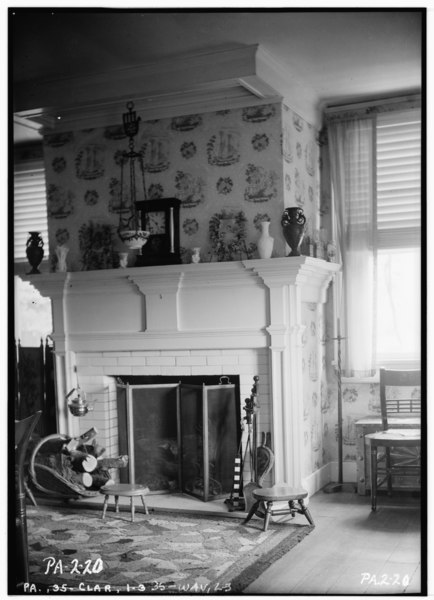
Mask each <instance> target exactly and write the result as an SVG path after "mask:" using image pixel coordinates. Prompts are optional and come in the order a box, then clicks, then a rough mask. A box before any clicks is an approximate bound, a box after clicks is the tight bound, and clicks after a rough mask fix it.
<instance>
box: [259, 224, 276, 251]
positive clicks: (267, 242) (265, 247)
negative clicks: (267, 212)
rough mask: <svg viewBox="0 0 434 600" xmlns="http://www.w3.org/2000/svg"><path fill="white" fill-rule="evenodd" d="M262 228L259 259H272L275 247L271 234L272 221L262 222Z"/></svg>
mask: <svg viewBox="0 0 434 600" xmlns="http://www.w3.org/2000/svg"><path fill="white" fill-rule="evenodd" d="M260 226H261V234H260V236H259V239H258V242H257V246H258V254H259V258H271V254H272V252H273V246H274V238H272V237H271V235H270V232H269V229H270V221H262V222H261V223H260Z"/></svg>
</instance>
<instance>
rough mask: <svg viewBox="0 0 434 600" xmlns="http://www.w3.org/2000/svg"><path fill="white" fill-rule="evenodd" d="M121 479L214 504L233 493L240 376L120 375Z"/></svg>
mask: <svg viewBox="0 0 434 600" xmlns="http://www.w3.org/2000/svg"><path fill="white" fill-rule="evenodd" d="M116 381H117V407H118V428H119V450H120V453H121V454H128V456H129V468H128V470H126V469H125V470H124V472H122V471H121V475H120V477H121V481H122V482H129V483H139V484H145V485H147V486H148V487H149V489H150V490H151V492H152V491H153V492H158V493H161V492H166V493H170V492H180V491H181V492H184V493H187V494H189V495H192V496H195V497H197V498H200V499H201V500H203V501H205V502H206V501H208V500H212V499H216V498H220V497H223V496H227V495H228V494H230V492H231V490H232V485H233V475H234V459H235V457H236V456H237V452H238V448H239V443H240V436H241V427H240V418H241V416H240V412H241V411H240V392H239V376H237V375H229V376H224V377H220V376H206V377H198V376H186V377H173V376H172V377H163V376H155V377H150V376H140V377H138V376H136V377H117V378H116Z"/></svg>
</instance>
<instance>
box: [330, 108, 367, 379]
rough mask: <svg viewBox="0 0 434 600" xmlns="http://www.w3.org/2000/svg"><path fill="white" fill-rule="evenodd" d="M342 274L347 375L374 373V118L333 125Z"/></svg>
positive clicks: (340, 287)
mask: <svg viewBox="0 0 434 600" xmlns="http://www.w3.org/2000/svg"><path fill="white" fill-rule="evenodd" d="M327 128H328V139H329V151H330V169H331V178H332V184H333V197H334V208H335V215H336V233H337V242H338V247H339V252H340V258H341V262H342V277H341V278H340V279H338V281H337V284H338V285H337V298H336V301H337V314H338V316H339V320H340V324H341V325H342V328H341V329H340V332H339V333H340V335H342V336H343V337H344V338H345V339H344V340H343V342H342V349H343V356H342V358H343V361H342V375H344V376H347V377H368V376H372V375H373V374H374V373H375V368H376V364H375V363H376V356H375V348H376V331H375V329H376V326H375V323H376V318H375V296H376V289H375V287H376V276H375V275H376V274H375V269H376V243H375V202H374V198H375V193H374V189H375V187H374V186H375V166H374V165H375V163H374V160H375V155H374V143H375V123H374V122H373V119H372V118H369V117H368V118H366V117H364V118H360V119H351V120H344V121H336V122H331V123H329V124H328V126H327Z"/></svg>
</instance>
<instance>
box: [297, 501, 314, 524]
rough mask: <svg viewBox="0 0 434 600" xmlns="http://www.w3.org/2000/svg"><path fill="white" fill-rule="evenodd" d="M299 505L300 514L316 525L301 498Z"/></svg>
mask: <svg viewBox="0 0 434 600" xmlns="http://www.w3.org/2000/svg"><path fill="white" fill-rule="evenodd" d="M298 503H299V505H300V512H301V513H302V514H303V515H304V516H305V517H306V519H307V520H308V521H309V523H310V524H311V525H314V522H313V519H312V515H311V514H310V510H309V509H308V508H307V506H305V505H304V502H303V498H300V499H299V501H298Z"/></svg>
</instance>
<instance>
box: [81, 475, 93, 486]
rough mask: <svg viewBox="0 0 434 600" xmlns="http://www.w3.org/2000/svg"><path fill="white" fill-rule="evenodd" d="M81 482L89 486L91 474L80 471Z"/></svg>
mask: <svg viewBox="0 0 434 600" xmlns="http://www.w3.org/2000/svg"><path fill="white" fill-rule="evenodd" d="M81 483H82V484H83V485H84V487H87V488H90V487H92V484H93V476H92V475H91V474H90V473H82V474H81Z"/></svg>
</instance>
